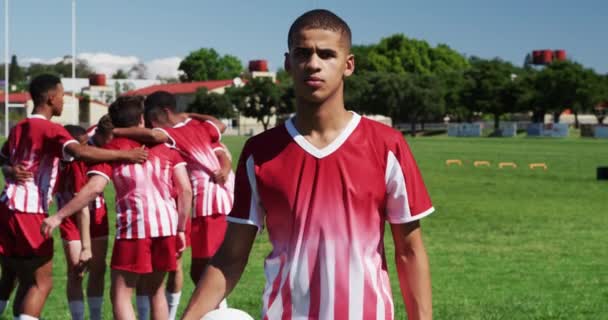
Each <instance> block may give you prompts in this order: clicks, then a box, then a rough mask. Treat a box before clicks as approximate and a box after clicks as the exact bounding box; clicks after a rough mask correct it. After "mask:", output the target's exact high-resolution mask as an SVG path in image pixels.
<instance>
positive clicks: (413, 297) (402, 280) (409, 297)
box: [395, 243, 433, 320]
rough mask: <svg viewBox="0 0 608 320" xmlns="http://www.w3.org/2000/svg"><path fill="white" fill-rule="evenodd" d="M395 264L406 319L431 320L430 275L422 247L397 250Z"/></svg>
mask: <svg viewBox="0 0 608 320" xmlns="http://www.w3.org/2000/svg"><path fill="white" fill-rule="evenodd" d="M395 262H396V264H397V273H398V275H399V284H400V287H401V294H402V296H403V301H404V303H405V306H406V309H407V314H408V319H412V320H430V319H432V316H433V307H432V295H431V273H430V268H429V260H428V256H427V253H426V250H425V248H424V245H422V243H419V244H416V245H415V246H413V247H410V248H405V249H402V250H398V252H395Z"/></svg>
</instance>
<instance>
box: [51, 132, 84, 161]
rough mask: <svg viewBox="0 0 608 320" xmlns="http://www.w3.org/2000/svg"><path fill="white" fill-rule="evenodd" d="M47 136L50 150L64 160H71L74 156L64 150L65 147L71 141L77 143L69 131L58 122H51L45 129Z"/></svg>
mask: <svg viewBox="0 0 608 320" xmlns="http://www.w3.org/2000/svg"><path fill="white" fill-rule="evenodd" d="M47 138H48V139H49V141H50V142H51V143H50V145H51V152H53V153H54V154H55V155H57V157H59V158H62V159H63V160H64V161H72V160H74V158H73V157H72V156H71V155H70V154H69V153H67V152H66V150H65V147H66V146H67V145H69V144H71V143H78V141H76V140H75V139H74V138H73V137H72V136H71V135H70V133H69V132H68V131H67V130H66V129H65V128H64V127H62V126H60V125H58V124H55V123H54V124H52V126H50V127H49V129H48V130H47Z"/></svg>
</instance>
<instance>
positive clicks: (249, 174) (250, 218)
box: [227, 146, 265, 230]
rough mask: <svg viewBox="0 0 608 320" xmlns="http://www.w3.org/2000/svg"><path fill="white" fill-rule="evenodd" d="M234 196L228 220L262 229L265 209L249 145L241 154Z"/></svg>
mask: <svg viewBox="0 0 608 320" xmlns="http://www.w3.org/2000/svg"><path fill="white" fill-rule="evenodd" d="M234 196H235V198H234V205H233V207H232V211H231V212H230V214H229V215H228V218H227V219H228V221H230V222H233V223H240V224H249V225H253V226H256V227H258V230H262V229H263V228H264V217H265V211H264V208H263V207H262V203H261V201H260V196H259V193H258V187H257V181H256V169H255V162H254V159H253V155H252V154H251V153H250V152H248V148H247V146H245V148H244V150H243V153H242V154H241V158H240V159H239V165H238V167H237V169H236V180H235V187H234Z"/></svg>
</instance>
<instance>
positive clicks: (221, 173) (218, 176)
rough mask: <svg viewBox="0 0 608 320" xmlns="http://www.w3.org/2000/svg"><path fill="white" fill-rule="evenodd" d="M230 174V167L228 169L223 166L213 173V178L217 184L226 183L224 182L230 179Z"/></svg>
mask: <svg viewBox="0 0 608 320" xmlns="http://www.w3.org/2000/svg"><path fill="white" fill-rule="evenodd" d="M228 175H230V168H227V169H224V168H222V169H220V170H218V171H216V172H214V173H213V180H214V181H215V182H216V183H217V184H224V183H226V181H228Z"/></svg>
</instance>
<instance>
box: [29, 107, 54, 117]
mask: <svg viewBox="0 0 608 320" xmlns="http://www.w3.org/2000/svg"><path fill="white" fill-rule="evenodd" d="M35 114H38V115H41V116H43V117H45V118H46V119H47V120H51V118H52V117H53V110H51V108H50V107H48V106H37V107H35V108H34V110H32V115H35Z"/></svg>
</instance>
